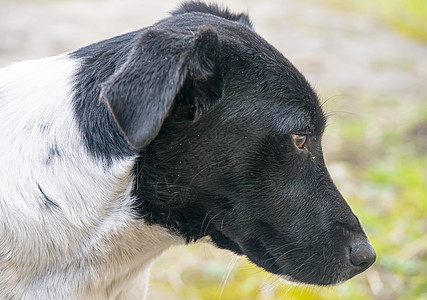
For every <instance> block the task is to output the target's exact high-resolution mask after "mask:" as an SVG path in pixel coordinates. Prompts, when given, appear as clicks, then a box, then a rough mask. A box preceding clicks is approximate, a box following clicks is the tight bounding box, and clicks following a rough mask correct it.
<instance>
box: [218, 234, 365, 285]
mask: <svg viewBox="0 0 427 300" xmlns="http://www.w3.org/2000/svg"><path fill="white" fill-rule="evenodd" d="M210 237H211V240H212V241H213V243H214V244H215V245H216V246H217V247H219V248H222V249H227V250H231V251H233V252H234V253H236V254H239V255H245V256H247V257H248V258H249V260H250V261H252V262H253V263H254V264H256V265H257V266H259V267H261V268H263V269H264V270H266V271H268V272H270V273H272V274H274V275H276V276H277V277H278V278H280V279H282V280H284V281H287V282H292V283H298V284H301V285H316V286H330V285H336V284H339V283H341V282H343V281H346V280H348V279H350V278H351V277H353V276H355V275H357V273H349V272H345V271H344V270H342V271H341V272H338V271H336V272H335V273H334V274H333V275H332V276H326V274H322V276H313V275H310V274H306V276H304V275H303V274H299V275H300V276H297V277H294V276H292V275H290V274H289V273H292V270H290V269H289V267H287V266H286V263H284V262H283V259H282V256H283V255H280V254H275V253H272V251H269V249H268V246H267V244H266V242H264V241H263V239H259V238H258V239H248V240H246V241H245V242H239V241H233V240H232V239H230V238H228V237H227V236H225V235H224V234H223V233H221V232H219V231H216V232H215V233H213V234H211V235H210ZM308 273H311V272H308ZM313 273H314V272H313Z"/></svg>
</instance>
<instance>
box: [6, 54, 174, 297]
mask: <svg viewBox="0 0 427 300" xmlns="http://www.w3.org/2000/svg"><path fill="white" fill-rule="evenodd" d="M78 66H79V63H78V61H73V60H71V59H70V58H68V57H67V56H66V55H62V56H57V57H53V58H47V59H42V60H35V61H27V62H23V63H18V64H15V65H12V66H10V67H7V68H4V69H1V70H0V299H5V298H14V299H15V298H23V299H106V298H107V299H108V298H111V299H113V298H126V296H127V295H126V293H127V292H129V293H131V295H132V297H134V296H137V295H138V296H140V298H144V295H145V288H146V283H147V278H148V269H149V267H150V265H151V263H152V261H153V259H154V258H155V257H157V256H158V255H159V254H160V253H161V252H162V251H163V250H165V249H166V248H168V247H169V246H170V245H172V244H176V243H181V242H182V241H181V239H180V238H178V237H177V236H174V235H171V234H170V233H169V232H168V231H167V230H166V229H164V228H162V227H160V226H149V225H147V224H144V222H143V221H141V220H137V219H136V218H133V217H132V211H131V209H130V206H131V203H132V199H131V197H130V191H131V188H132V182H133V178H132V175H131V170H132V167H133V164H134V159H135V158H129V159H128V160H119V161H115V162H114V163H113V164H112V165H111V166H110V167H109V168H108V169H106V167H105V166H104V165H103V164H102V162H101V161H98V160H96V159H95V158H93V157H92V156H91V155H90V154H89V153H88V152H87V150H86V148H85V147H84V145H83V141H82V138H81V136H80V134H79V131H78V127H77V124H76V121H75V119H74V118H73V110H72V102H71V99H72V82H71V77H72V74H73V73H74V72H75V71H76V70H77V68H78ZM52 149H55V151H54V152H56V153H57V154H58V155H55V154H52ZM38 185H39V186H40V187H41V189H42V190H43V192H44V193H45V195H47V196H48V197H49V199H51V200H52V201H54V202H55V203H56V204H57V205H58V207H55V206H54V205H46V204H45V202H44V201H43V200H44V199H43V194H42V193H41V191H40V190H39V188H38ZM141 278H142V279H141ZM132 285H134V286H137V287H140V290H135V289H134V288H133V287H132Z"/></svg>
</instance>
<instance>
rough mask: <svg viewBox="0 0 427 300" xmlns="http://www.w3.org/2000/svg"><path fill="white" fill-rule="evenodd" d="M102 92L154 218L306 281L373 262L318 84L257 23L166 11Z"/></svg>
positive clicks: (142, 208)
mask: <svg viewBox="0 0 427 300" xmlns="http://www.w3.org/2000/svg"><path fill="white" fill-rule="evenodd" d="M201 24H204V25H206V24H207V25H206V26H205V27H202V28H201V29H200V28H199V27H200V25H201ZM187 27H188V29H182V28H187ZM102 97H103V99H104V100H105V101H106V102H107V103H108V105H109V107H110V109H111V111H112V113H113V115H114V117H115V120H116V122H117V123H118V125H119V126H120V128H121V129H122V131H123V132H124V134H125V135H126V136H127V138H128V140H129V142H130V143H131V144H132V145H134V146H135V147H137V148H140V149H141V150H140V157H139V159H138V163H137V166H136V167H135V175H136V178H137V181H136V183H135V189H134V194H135V197H136V198H137V199H138V200H137V203H136V205H135V210H136V211H137V212H138V213H139V215H140V216H142V217H143V218H145V219H146V220H147V221H148V222H149V223H151V224H160V225H162V226H164V227H167V228H170V229H172V230H173V231H175V232H177V233H179V234H180V235H182V236H184V237H185V238H186V239H187V240H188V241H192V240H197V239H199V238H201V237H203V236H210V237H211V238H212V240H213V242H214V243H215V244H216V245H218V246H219V247H221V248H226V249H229V250H231V251H234V252H236V253H238V254H244V255H246V256H247V257H248V258H249V259H251V260H252V261H253V262H254V263H256V264H257V265H259V266H261V267H263V268H265V269H266V270H268V271H270V272H272V273H275V274H279V275H284V276H286V277H287V278H288V279H290V280H294V281H299V282H304V283H311V284H320V285H327V284H333V283H338V282H341V281H344V280H347V279H349V278H351V277H352V276H354V275H356V274H358V273H360V272H362V271H364V270H365V269H367V268H368V267H369V266H370V265H371V264H372V263H373V262H374V260H375V252H374V250H373V249H372V247H371V245H370V243H369V241H368V239H367V237H366V235H365V234H364V232H363V230H362V227H361V226H360V223H359V221H358V219H357V218H356V216H355V215H354V214H353V213H352V211H351V209H350V208H349V206H348V205H347V203H346V202H345V200H344V199H343V197H342V196H341V194H340V193H339V191H338V190H337V188H336V187H335V185H334V183H333V182H332V179H331V178H330V176H329V173H328V171H327V169H326V166H325V162H324V159H323V154H322V148H321V139H322V134H323V131H324V127H325V122H326V120H325V116H324V113H323V111H322V109H321V106H320V104H319V100H318V98H317V96H316V94H315V93H314V92H313V90H312V89H311V87H310V86H309V84H308V83H307V81H306V80H305V79H304V77H303V76H302V75H301V74H300V73H299V72H298V71H297V70H296V69H295V68H294V67H293V66H292V64H291V63H290V62H289V61H288V60H286V59H285V58H284V57H283V56H282V55H281V54H280V53H278V52H277V50H275V49H274V48H273V47H271V46H270V45H268V44H267V43H266V42H265V41H264V40H262V39H261V38H260V37H259V36H258V35H256V34H255V33H254V32H253V31H252V30H250V29H248V28H247V27H245V26H242V25H241V24H238V23H236V22H230V21H228V20H225V19H221V18H217V17H213V16H212V17H209V16H206V15H204V14H197V13H196V14H191V15H189V14H187V15H183V16H180V15H178V16H175V17H174V18H173V19H172V20H167V21H163V22H162V23H160V24H159V25H158V26H155V27H154V28H152V29H149V30H146V31H145V32H142V33H141V36H140V37H139V38H138V40H137V41H136V42H135V45H134V50H133V52H132V54H131V55H130V56H129V57H128V61H127V62H126V63H125V64H124V65H123V66H122V68H121V69H120V70H118V71H117V72H116V74H114V75H113V76H112V77H111V78H110V79H109V80H108V81H107V82H106V83H105V84H104V86H103V93H102Z"/></svg>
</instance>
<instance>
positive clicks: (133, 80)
mask: <svg viewBox="0 0 427 300" xmlns="http://www.w3.org/2000/svg"><path fill="white" fill-rule="evenodd" d="M219 65H220V63H219V41H218V36H217V34H216V32H215V31H213V30H212V29H210V28H201V29H200V30H199V31H198V32H197V33H195V34H194V33H192V32H190V31H188V32H184V31H177V30H173V29H170V28H150V29H147V30H145V31H143V32H142V33H141V35H140V36H139V37H138V38H137V39H136V41H135V44H134V47H133V50H132V51H131V53H129V56H128V58H127V60H126V62H125V63H124V64H123V66H122V67H121V68H120V69H119V70H117V71H116V72H115V73H114V74H113V75H112V76H111V77H109V78H108V79H107V81H105V82H104V83H103V84H102V88H101V99H102V100H103V101H105V102H106V103H107V104H108V106H109V108H110V110H111V112H112V114H113V116H114V119H115V121H116V122H117V124H118V125H119V127H120V128H121V130H122V131H123V133H124V134H125V136H126V137H127V139H128V141H129V143H130V144H131V145H132V146H134V147H136V148H142V147H144V146H146V145H147V144H149V143H150V142H151V140H153V139H154V138H155V137H156V135H157V133H158V132H159V130H160V128H161V126H162V123H163V121H164V119H165V118H166V117H167V116H168V113H169V111H170V109H171V107H172V104H173V102H174V99H175V98H176V96H177V94H178V93H179V91H180V89H181V88H182V86H183V84H184V82H185V81H186V80H187V79H188V78H190V79H191V80H192V81H193V82H194V84H193V87H194V88H195V89H199V91H195V93H194V94H195V95H201V96H207V97H210V98H212V97H217V98H219V97H220V94H221V89H222V87H221V86H217V85H220V82H221V81H220V80H217V79H218V76H219V75H218V72H220V71H219V70H220V67H219ZM212 78H216V80H213V81H212V82H210V79H212ZM213 85H214V86H213ZM211 100H212V99H211ZM216 100H217V99H216Z"/></svg>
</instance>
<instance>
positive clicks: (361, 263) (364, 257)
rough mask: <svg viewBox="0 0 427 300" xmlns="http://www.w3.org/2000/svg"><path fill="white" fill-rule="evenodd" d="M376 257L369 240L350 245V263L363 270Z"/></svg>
mask: <svg viewBox="0 0 427 300" xmlns="http://www.w3.org/2000/svg"><path fill="white" fill-rule="evenodd" d="M376 258H377V255H376V253H375V250H374V248H372V246H371V244H369V242H362V243H357V244H355V245H352V246H351V247H350V261H351V263H352V264H353V265H354V266H356V267H359V268H361V269H363V270H366V269H367V268H369V267H370V266H371V265H372V264H373V263H374V262H375V259H376Z"/></svg>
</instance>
